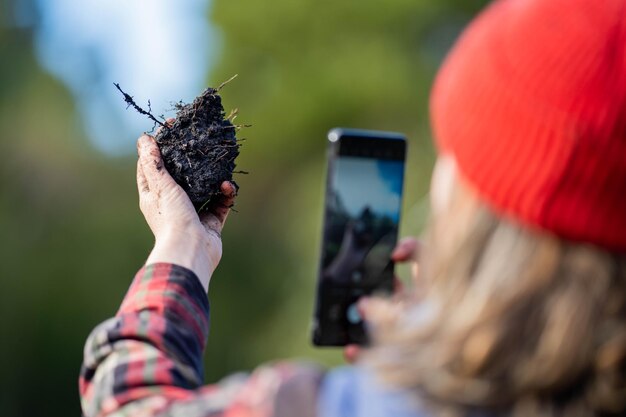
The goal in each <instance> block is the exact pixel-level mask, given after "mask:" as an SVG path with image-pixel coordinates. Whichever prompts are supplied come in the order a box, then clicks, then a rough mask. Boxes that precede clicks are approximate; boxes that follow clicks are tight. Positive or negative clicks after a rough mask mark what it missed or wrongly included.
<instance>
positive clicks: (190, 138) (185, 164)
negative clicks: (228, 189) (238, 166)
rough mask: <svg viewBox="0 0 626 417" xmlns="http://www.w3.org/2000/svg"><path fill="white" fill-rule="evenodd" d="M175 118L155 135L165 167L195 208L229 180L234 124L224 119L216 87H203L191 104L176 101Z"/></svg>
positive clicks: (234, 148) (233, 155)
mask: <svg viewBox="0 0 626 417" xmlns="http://www.w3.org/2000/svg"><path fill="white" fill-rule="evenodd" d="M176 110H177V114H176V119H175V121H174V122H173V123H171V124H167V125H166V126H164V127H162V128H161V129H160V130H159V132H158V133H157V135H156V136H155V139H156V142H157V144H158V145H159V148H160V149H161V155H162V156H163V162H164V164H165V168H166V169H167V171H168V172H169V173H170V175H171V176H172V177H173V178H174V180H175V181H176V182H177V183H178V184H179V185H180V186H181V187H182V188H183V189H184V190H185V191H186V192H187V195H189V198H190V199H191V202H192V203H193V204H194V206H195V207H196V209H197V210H200V209H202V208H203V207H208V206H210V205H211V202H212V199H213V200H216V199H217V196H219V195H221V191H220V185H221V184H222V182H223V181H232V179H233V170H234V169H235V158H237V156H238V155H239V146H240V145H239V143H238V142H237V139H236V137H235V133H236V132H235V130H236V127H235V126H234V125H233V124H232V123H231V121H230V120H228V119H226V118H225V113H224V107H223V106H222V99H221V97H220V96H219V94H218V90H216V89H214V88H207V89H206V90H205V91H204V92H203V93H202V94H201V95H200V96H198V97H196V99H195V100H194V101H193V103H190V104H177V105H176Z"/></svg>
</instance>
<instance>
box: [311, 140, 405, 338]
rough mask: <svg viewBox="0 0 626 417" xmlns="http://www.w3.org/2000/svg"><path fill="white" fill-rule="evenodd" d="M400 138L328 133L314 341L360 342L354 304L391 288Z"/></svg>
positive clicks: (361, 325)
mask: <svg viewBox="0 0 626 417" xmlns="http://www.w3.org/2000/svg"><path fill="white" fill-rule="evenodd" d="M405 158H406V138H405V136H404V135H402V134H400V133H394V132H377V131H369V130H356V129H344V128H336V129H332V130H331V131H330V132H329V133H328V171H327V177H326V196H325V208H324V223H323V225H324V226H323V238H322V245H321V246H322V248H321V256H320V264H319V270H318V281H317V296H316V303H315V313H314V317H313V329H312V339H313V344H314V345H316V346H344V345H346V344H353V343H354V344H366V343H367V334H366V329H365V326H364V323H363V321H362V319H361V317H360V314H359V311H358V308H357V302H358V300H359V299H360V298H361V297H362V296H364V295H370V294H372V293H391V292H392V291H393V286H394V264H393V262H392V261H391V252H392V251H393V249H394V247H395V245H396V242H397V239H398V225H399V223H400V208H401V206H402V204H401V203H402V189H403V184H404V165H405Z"/></svg>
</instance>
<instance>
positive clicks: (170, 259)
mask: <svg viewBox="0 0 626 417" xmlns="http://www.w3.org/2000/svg"><path fill="white" fill-rule="evenodd" d="M212 245H213V246H214V245H216V242H211V241H209V240H208V239H207V237H206V233H204V231H193V230H186V231H177V230H171V231H168V232H164V233H160V234H159V236H158V237H157V238H156V242H155V244H154V248H153V249H152V252H151V253H150V255H149V256H148V259H147V260H146V264H152V263H160V262H165V263H171V264H176V265H180V266H183V267H185V268H187V269H190V270H191V271H193V272H194V273H195V274H196V275H197V276H198V278H199V279H200V283H201V284H202V286H203V287H204V289H205V291H207V290H208V287H209V281H210V279H211V275H212V274H213V271H214V270H215V268H216V267H217V262H216V261H215V260H214V259H215V258H216V257H217V258H218V259H219V257H220V256H221V247H219V248H215V247H211V246H212ZM220 246H221V243H220ZM211 251H214V252H219V255H218V256H211Z"/></svg>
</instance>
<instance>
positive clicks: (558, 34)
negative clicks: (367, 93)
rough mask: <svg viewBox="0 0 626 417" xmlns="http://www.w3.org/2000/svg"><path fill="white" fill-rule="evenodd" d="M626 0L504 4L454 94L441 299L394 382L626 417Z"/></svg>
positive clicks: (408, 311) (406, 326) (430, 269)
mask: <svg viewBox="0 0 626 417" xmlns="http://www.w3.org/2000/svg"><path fill="white" fill-rule="evenodd" d="M624 74H626V1H625V0H607V1H601V2H598V1H595V0H501V1H498V2H496V3H495V4H493V5H492V6H490V7H489V8H488V9H487V11H485V12H484V13H483V14H482V15H481V16H479V18H478V19H477V20H476V21H475V22H474V23H473V24H472V25H470V27H469V29H468V30H467V31H466V32H465V33H464V34H463V35H462V37H461V39H460V41H459V43H458V44H457V46H455V48H454V49H453V50H452V52H451V54H450V56H449V57H448V58H447V60H446V62H445V63H444V66H443V68H442V70H441V72H440V74H439V76H438V77H437V81H436V84H435V88H434V90H433V96H432V102H431V109H432V114H433V130H434V133H435V136H436V138H437V142H438V145H439V148H440V151H441V156H440V160H439V162H438V164H437V168H436V170H435V173H434V178H433V187H432V190H431V196H432V200H433V201H432V202H433V212H434V213H433V218H432V221H431V226H430V230H429V236H428V241H427V244H426V246H425V249H424V253H423V256H422V262H421V264H420V274H421V276H420V277H419V279H420V280H422V281H423V282H425V283H424V285H423V286H425V288H426V290H425V291H424V293H421V294H419V296H418V295H416V294H413V295H411V296H409V297H408V298H405V299H403V300H400V301H397V302H395V303H392V304H389V303H373V304H370V308H371V309H372V310H373V311H370V312H369V317H372V318H373V319H374V328H375V329H376V331H375V335H376V338H377V341H378V346H377V347H376V348H375V349H373V352H372V355H371V361H372V363H374V364H376V365H377V367H378V369H379V370H380V371H381V374H382V375H383V376H384V377H385V379H387V380H389V381H391V382H392V383H394V384H398V385H402V386H407V387H412V388H414V389H416V390H418V391H419V392H421V393H422V395H425V396H426V397H427V398H430V399H431V400H433V403H434V404H438V405H440V406H443V407H445V408H448V409H450V410H454V409H459V410H463V411H466V410H467V409H468V408H471V407H478V408H484V407H490V408H496V409H498V408H501V409H504V410H509V411H511V410H512V411H513V414H515V415H546V416H552V415H604V414H605V413H607V414H608V413H616V414H620V415H622V414H623V413H626V77H625V76H624Z"/></svg>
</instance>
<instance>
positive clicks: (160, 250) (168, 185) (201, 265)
mask: <svg viewBox="0 0 626 417" xmlns="http://www.w3.org/2000/svg"><path fill="white" fill-rule="evenodd" d="M137 150H138V153H139V160H138V162H137V188H138V190H139V207H140V208H141V212H142V213H143V215H144V217H145V218H146V221H147V223H148V226H150V229H151V230H152V233H153V234H154V237H155V245H154V249H153V250H152V253H151V254H150V256H149V257H148V260H147V261H146V263H156V262H168V263H174V264H177V265H181V266H184V267H186V268H189V269H191V270H192V271H193V272H195V274H196V275H197V276H198V278H200V282H201V283H202V285H203V287H204V288H205V290H207V289H208V286H209V280H210V278H211V275H212V273H213V271H214V270H215V268H216V267H217V264H218V263H219V261H220V259H221V257H222V239H221V232H222V228H223V227H224V223H225V221H226V217H227V216H228V213H229V211H230V207H231V206H232V205H233V202H234V199H235V196H236V189H235V186H234V185H233V184H232V183H230V182H227V181H225V182H224V183H222V186H221V191H222V194H223V196H221V198H220V200H219V201H218V202H217V204H214V205H213V207H214V208H213V209H212V210H211V211H207V212H203V213H202V214H201V215H200V217H198V214H197V213H196V210H195V208H194V206H193V204H192V203H191V201H190V200H189V197H187V194H186V193H185V191H184V190H183V189H182V188H181V187H180V186H179V185H178V184H176V182H175V181H174V179H173V178H172V177H171V176H170V174H169V173H168V172H167V170H166V169H165V167H164V165H163V160H162V159H161V153H160V151H159V148H158V146H157V144H156V142H155V140H154V138H153V137H151V136H148V135H143V136H141V137H140V138H139V140H138V141H137Z"/></svg>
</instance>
